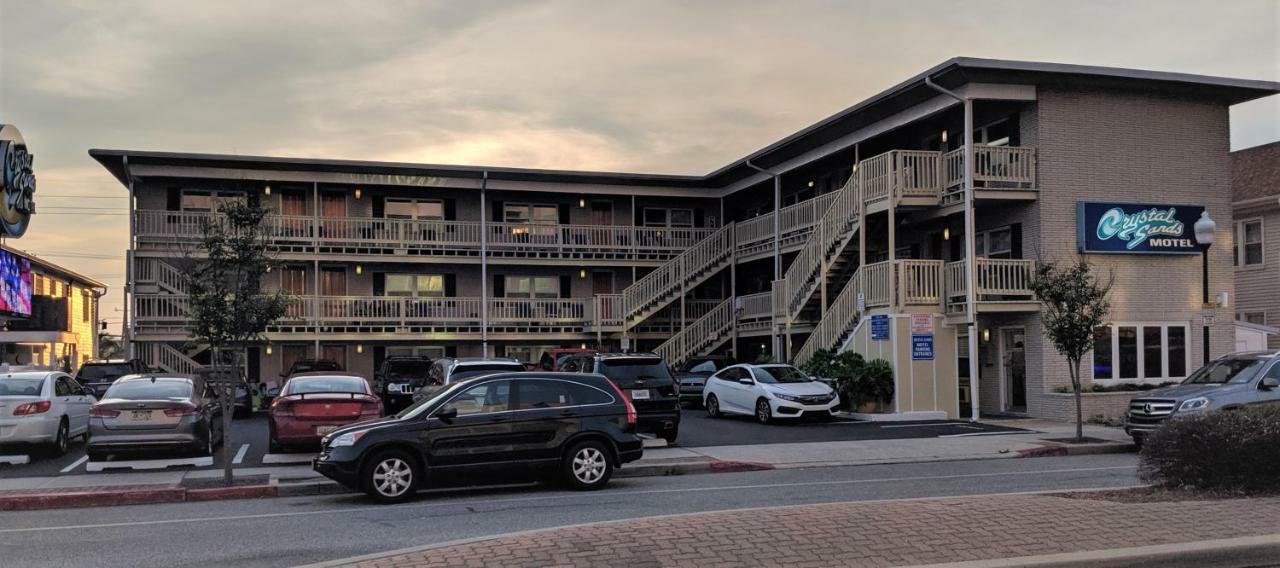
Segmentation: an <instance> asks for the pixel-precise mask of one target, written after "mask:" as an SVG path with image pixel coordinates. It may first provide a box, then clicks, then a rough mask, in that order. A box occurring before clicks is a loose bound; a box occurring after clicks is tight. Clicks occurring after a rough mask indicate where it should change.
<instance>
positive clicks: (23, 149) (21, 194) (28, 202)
mask: <svg viewBox="0 0 1280 568" xmlns="http://www.w3.org/2000/svg"><path fill="white" fill-rule="evenodd" d="M32 162H33V158H32V156H31V152H28V151H27V143H26V142H25V141H23V139H22V134H21V133H19V132H18V129H17V128H16V127H14V126H13V125H12V124H0V229H3V234H4V235H8V236H10V237H21V236H22V234H23V233H25V232H27V225H28V224H29V223H30V222H31V214H32V213H35V211H36V203H35V198H34V195H35V192H36V175H35V172H34V170H32V169H31V163H32Z"/></svg>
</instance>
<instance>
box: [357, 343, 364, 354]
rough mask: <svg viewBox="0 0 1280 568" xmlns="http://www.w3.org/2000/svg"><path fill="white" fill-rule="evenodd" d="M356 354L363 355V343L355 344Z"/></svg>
mask: <svg viewBox="0 0 1280 568" xmlns="http://www.w3.org/2000/svg"><path fill="white" fill-rule="evenodd" d="M356 353H364V344H363V343H357V344H356Z"/></svg>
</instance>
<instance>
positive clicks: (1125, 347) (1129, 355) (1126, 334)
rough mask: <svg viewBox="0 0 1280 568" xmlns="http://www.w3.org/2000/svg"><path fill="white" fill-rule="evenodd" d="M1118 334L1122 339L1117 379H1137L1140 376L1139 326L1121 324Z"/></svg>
mask: <svg viewBox="0 0 1280 568" xmlns="http://www.w3.org/2000/svg"><path fill="white" fill-rule="evenodd" d="M1117 334H1118V337H1119V340H1120V350H1119V353H1117V355H1118V357H1117V358H1118V359H1119V360H1120V373H1119V374H1118V375H1117V376H1116V378H1117V379H1136V378H1138V328H1136V327H1133V326H1121V327H1119V328H1117Z"/></svg>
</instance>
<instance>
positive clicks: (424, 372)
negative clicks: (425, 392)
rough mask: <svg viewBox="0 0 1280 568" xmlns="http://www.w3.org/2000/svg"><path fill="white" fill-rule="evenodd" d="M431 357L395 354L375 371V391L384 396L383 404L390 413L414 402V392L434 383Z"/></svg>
mask: <svg viewBox="0 0 1280 568" xmlns="http://www.w3.org/2000/svg"><path fill="white" fill-rule="evenodd" d="M430 374H431V359H428V358H426V357H409V356H394V357H387V358H386V359H384V360H383V361H382V366H381V367H379V368H378V371H377V372H376V373H374V376H373V380H374V391H375V392H377V394H378V396H380V397H382V406H383V408H385V409H386V412H387V413H388V414H394V413H396V412H399V411H400V409H402V408H404V407H406V406H409V405H410V404H413V393H415V392H417V391H418V389H421V388H422V387H425V386H427V385H429V384H433V382H434V381H432V380H431V377H430Z"/></svg>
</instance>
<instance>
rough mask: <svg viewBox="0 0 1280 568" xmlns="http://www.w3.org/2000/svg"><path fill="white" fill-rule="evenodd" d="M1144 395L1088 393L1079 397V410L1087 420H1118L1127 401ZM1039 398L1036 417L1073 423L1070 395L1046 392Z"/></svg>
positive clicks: (1134, 393)
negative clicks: (1099, 418) (1098, 417)
mask: <svg viewBox="0 0 1280 568" xmlns="http://www.w3.org/2000/svg"><path fill="white" fill-rule="evenodd" d="M1141 394H1144V393H1141V392H1090V393H1082V394H1081V395H1080V408H1081V409H1082V410H1083V411H1084V419H1085V420H1089V419H1090V418H1093V417H1094V416H1098V415H1101V416H1103V417H1106V418H1109V419H1119V418H1121V417H1123V416H1124V414H1125V412H1126V411H1127V410H1128V409H1129V401H1130V400H1133V399H1134V398H1135V397H1137V396H1139V395H1141ZM1038 398H1039V404H1038V406H1037V408H1036V416H1037V417H1040V418H1047V419H1049V420H1061V421H1063V422H1074V421H1075V419H1076V403H1075V396H1074V395H1072V394H1071V393H1058V392H1048V393H1044V394H1043V395H1042V396H1040V397H1038Z"/></svg>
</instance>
